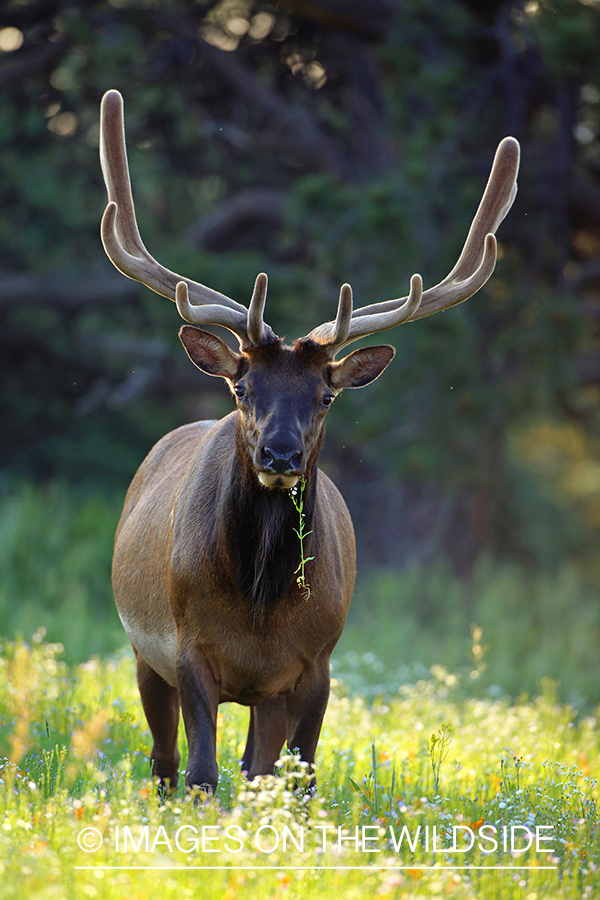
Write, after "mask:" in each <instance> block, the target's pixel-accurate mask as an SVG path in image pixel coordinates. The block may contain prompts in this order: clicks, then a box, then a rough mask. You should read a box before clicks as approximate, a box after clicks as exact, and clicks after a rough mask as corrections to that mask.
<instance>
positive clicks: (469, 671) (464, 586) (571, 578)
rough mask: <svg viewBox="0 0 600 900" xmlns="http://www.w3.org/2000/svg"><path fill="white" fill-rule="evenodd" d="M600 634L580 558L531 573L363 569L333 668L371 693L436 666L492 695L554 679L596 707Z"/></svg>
mask: <svg viewBox="0 0 600 900" xmlns="http://www.w3.org/2000/svg"><path fill="white" fill-rule="evenodd" d="M474 628H478V629H481V632H482V637H480V639H479V640H478V641H475V640H474V639H473V630H474ZM599 640H600V611H599V609H598V601H597V588H596V586H595V585H594V584H592V583H589V582H588V581H587V580H586V579H585V577H584V576H583V575H582V574H581V572H580V571H579V570H578V568H577V567H576V566H574V565H563V566H562V567H560V568H559V569H558V570H555V571H553V572H550V571H546V572H530V571H528V570H527V568H526V567H524V566H522V565H517V564H515V563H512V564H509V563H498V562H494V561H492V560H491V559H482V560H480V562H479V563H478V564H477V565H476V566H475V569H474V571H473V573H472V575H471V577H470V578H469V579H468V580H464V579H460V578H457V577H456V576H454V575H452V573H451V571H449V569H448V568H447V567H446V566H443V565H439V564H438V565H436V566H428V567H422V566H414V567H412V568H410V569H407V570H406V571H404V572H402V573H397V572H379V573H378V572H369V573H363V575H362V577H361V578H360V580H359V583H358V586H357V590H356V593H355V597H354V600H353V603H352V606H351V608H350V614H349V616H348V621H347V624H346V628H345V630H344V633H343V635H342V638H341V640H340V643H339V645H338V648H337V649H336V655H335V657H334V671H335V672H336V674H339V676H340V677H341V678H343V679H344V680H346V681H347V682H348V683H350V684H352V685H353V688H354V690H356V691H358V692H360V693H362V694H365V695H368V696H371V697H373V696H378V695H379V694H381V693H386V692H387V691H388V690H389V689H390V685H393V684H394V683H395V681H397V680H401V681H409V682H410V681H415V680H416V679H418V678H419V677H422V674H423V671H424V669H429V668H430V667H431V666H434V665H436V664H441V665H443V666H445V667H447V668H449V669H450V670H451V671H461V672H463V673H464V675H465V679H466V683H467V684H469V685H470V687H469V690H470V691H474V692H476V693H477V694H484V695H492V696H496V695H498V696H502V695H503V694H504V693H508V694H509V695H511V696H513V697H518V696H520V695H521V694H534V693H536V692H538V691H539V690H540V689H541V684H542V683H543V681H544V679H546V678H551V679H553V680H554V681H555V682H556V683H557V684H558V685H559V691H560V695H561V696H562V697H563V698H566V699H568V700H570V701H572V702H574V703H576V704H579V705H582V704H583V705H589V704H595V703H598V702H600V690H599V689H598V678H597V666H596V659H597V647H598V641H599ZM476 648H479V650H478V651H477V650H476ZM482 648H483V655H482Z"/></svg>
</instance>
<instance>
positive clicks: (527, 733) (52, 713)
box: [0, 633, 600, 900]
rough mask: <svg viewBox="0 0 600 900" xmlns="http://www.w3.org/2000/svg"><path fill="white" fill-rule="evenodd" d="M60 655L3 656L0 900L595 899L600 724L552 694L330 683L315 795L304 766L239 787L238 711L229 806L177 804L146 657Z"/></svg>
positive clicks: (42, 650) (289, 763) (448, 684)
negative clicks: (165, 786) (144, 671)
mask: <svg viewBox="0 0 600 900" xmlns="http://www.w3.org/2000/svg"><path fill="white" fill-rule="evenodd" d="M61 652H62V648H61V647H60V645H57V644H51V643H47V642H45V641H44V638H43V634H41V633H37V634H36V635H34V640H33V641H32V642H31V645H28V644H25V643H23V642H19V641H17V642H14V643H12V642H11V643H8V642H6V643H4V645H3V646H2V649H1V653H0V670H1V677H0V725H1V728H0V741H1V745H0V756H2V757H3V760H2V763H1V767H2V771H1V778H2V783H1V785H0V788H1V791H2V805H1V809H0V821H1V826H0V874H1V878H0V897H19V898H23V897H39V898H50V897H57V898H65V900H67V898H78V900H79V898H82V897H90V898H94V897H98V898H135V900H143V898H146V897H157V896H160V897H161V898H170V897H173V898H175V897H177V898H181V897H203V898H205V897H206V898H219V900H221V898H224V900H234V898H236V897H246V896H247V897H250V896H251V897H259V898H262V897H268V898H280V897H281V898H283V897H286V898H296V897H329V896H332V897H333V896H340V897H354V896H356V897H364V896H377V897H378V896H381V897H394V898H396V897H397V898H401V897H455V898H486V900H493V898H500V897H502V898H513V897H514V898H517V897H518V898H527V900H542V898H548V900H550V898H552V900H555V898H563V897H564V898H567V897H569V898H570V897H581V898H592V897H598V896H600V887H599V883H600V836H599V824H598V817H597V803H598V788H597V778H598V774H599V772H600V758H599V753H598V751H599V749H600V748H599V734H598V724H597V720H596V717H595V716H593V715H591V714H589V713H587V714H579V715H577V714H576V713H575V712H574V710H573V708H572V707H571V706H569V705H565V704H561V703H559V702H558V701H557V700H556V697H555V695H554V694H553V686H552V685H551V684H547V685H546V689H545V691H544V693H543V696H540V697H536V698H533V699H527V698H522V699H521V700H519V701H517V702H510V701H508V700H498V699H496V700H494V699H481V698H478V699H474V698H472V697H470V696H469V694H468V691H466V690H464V689H463V685H462V683H461V679H460V678H459V677H458V676H455V675H452V674H450V673H448V672H447V671H446V670H444V669H443V668H441V667H434V669H433V672H432V673H431V674H430V675H429V677H427V678H422V679H421V680H419V681H417V682H416V683H415V684H413V685H410V686H409V685H403V686H400V687H397V689H396V690H395V691H387V692H386V693H385V694H382V695H380V696H378V697H375V698H374V699H373V700H372V702H370V703H369V704H367V702H366V701H365V700H364V699H362V698H361V697H358V696H351V695H350V694H349V692H348V688H347V686H345V685H344V683H343V682H341V681H337V680H334V684H333V690H332V696H331V700H330V704H329V708H328V711H327V715H326V719H325V723H324V727H323V732H322V736H321V741H320V744H319V748H318V770H317V775H318V784H319V788H318V793H317V795H316V796H314V797H310V798H309V797H308V796H307V795H306V794H305V792H304V791H303V790H302V785H303V781H305V779H306V775H305V773H304V771H303V768H302V765H300V764H299V763H298V760H297V759H296V758H294V756H293V755H291V754H284V756H283V757H282V760H281V761H280V763H281V765H280V774H278V775H277V776H275V777H265V778H260V779H257V780H256V781H255V782H253V783H248V782H247V781H246V780H245V779H244V777H243V776H242V775H241V773H240V770H239V764H238V759H239V758H240V755H241V752H242V748H243V742H244V739H245V733H246V727H247V716H248V712H247V710H245V709H243V708H242V707H238V706H235V705H233V704H231V705H230V704H226V705H223V706H222V707H221V713H220V715H219V735H218V742H219V746H218V757H219V764H220V781H219V785H218V789H217V794H216V796H215V797H214V798H213V799H211V800H209V801H206V800H204V799H203V798H197V799H199V802H194V801H193V799H192V798H190V797H188V796H186V795H185V792H184V790H183V787H182V785H180V786H179V788H178V790H177V791H176V792H175V794H174V795H173V796H172V798H171V799H168V800H164V801H163V800H161V798H160V797H159V796H158V794H157V791H156V787H155V785H154V784H153V782H152V779H151V778H150V776H149V764H148V756H149V751H150V745H151V739H150V734H149V731H148V729H147V726H146V722H145V719H144V717H143V714H142V710H141V706H140V702H139V699H138V695H137V688H136V685H135V675H134V666H133V659H132V656H131V654H130V653H129V652H125V651H124V652H122V653H120V654H117V655H115V656H112V657H110V658H107V659H104V660H99V659H93V660H91V661H89V662H86V663H84V664H80V665H74V666H72V667H69V666H67V664H66V663H65V662H63V661H62V659H61ZM180 737H181V746H180V749H181V753H182V759H183V760H185V753H186V748H185V739H184V736H183V729H182V732H181V736H180ZM494 845H495V846H494ZM432 866H433V867H435V868H431V867H432Z"/></svg>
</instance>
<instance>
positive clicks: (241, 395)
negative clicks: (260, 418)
mask: <svg viewBox="0 0 600 900" xmlns="http://www.w3.org/2000/svg"><path fill="white" fill-rule="evenodd" d="M233 393H234V394H235V396H236V397H237V398H238V400H243V399H244V397H245V396H246V391H245V390H244V388H243V387H241V386H240V385H239V384H236V385H235V387H234V388H233Z"/></svg>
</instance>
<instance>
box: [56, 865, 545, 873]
mask: <svg viewBox="0 0 600 900" xmlns="http://www.w3.org/2000/svg"><path fill="white" fill-rule="evenodd" d="M73 868H74V869H86V870H87V869H119V870H122V869H127V870H130V869H152V870H154V871H156V870H158V871H167V870H170V869H183V870H185V869H189V870H190V871H194V870H197V869H202V870H207V869H213V870H218V871H231V870H236V871H242V870H243V871H247V870H253V871H255V872H259V871H261V870H262V869H264V870H269V869H273V870H275V871H277V872H284V871H314V872H320V871H323V870H335V871H336V872H337V871H340V870H345V869H348V870H353V871H354V870H361V871H371V872H373V871H383V870H385V871H388V870H390V871H393V872H397V871H400V870H402V869H411V870H412V871H414V870H415V869H419V870H422V871H425V870H435V869H460V870H467V871H468V870H471V869H498V870H501V869H511V870H513V871H515V870H517V869H519V870H527V871H533V870H538V869H543V870H545V871H547V870H552V871H554V870H556V869H557V868H558V866H73Z"/></svg>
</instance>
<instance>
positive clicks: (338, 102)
mask: <svg viewBox="0 0 600 900" xmlns="http://www.w3.org/2000/svg"><path fill="white" fill-rule="evenodd" d="M598 47H600V15H599V10H598V6H597V4H596V2H595V0H585V2H583V0H552V2H550V0H539V2H538V0H529V2H526V3H523V2H485V3H482V2H476V0H470V2H467V0H464V2H460V0H448V2H444V3H439V2H435V0H369V2H368V3H365V2H362V0H315V2H310V0H306V2H304V0H280V2H276V3H267V2H255V0H217V2H212V0H209V2H184V0H168V2H161V3H160V4H159V3H154V2H151V0H111V2H92V0H90V2H79V3H73V2H68V0H62V2H61V0H11V2H8V3H5V4H4V5H3V12H2V13H1V14H0V198H1V203H2V217H1V219H0V314H1V316H2V327H1V328H0V383H1V385H2V391H1V404H2V405H1V409H0V421H1V423H2V427H1V429H0V467H1V472H2V485H3V490H4V492H5V494H6V495H7V496H9V495H10V492H11V491H12V490H13V489H14V485H15V484H21V485H22V484H23V481H22V479H26V480H27V482H28V483H31V482H33V483H34V484H36V485H38V486H39V485H42V486H43V485H47V484H48V483H53V484H54V483H56V482H57V480H58V482H60V483H61V484H67V485H70V486H71V487H73V489H74V490H77V491H83V492H85V491H89V490H91V489H92V488H93V489H94V490H95V491H100V492H101V493H102V492H104V493H105V494H106V495H107V496H108V495H111V496H113V495H114V494H116V495H119V496H122V495H123V492H124V490H125V487H126V485H127V483H128V481H129V479H130V477H131V476H132V474H133V472H134V471H135V468H136V467H137V465H138V464H139V462H140V461H141V459H142V458H143V456H144V455H145V453H146V452H147V450H148V449H149V447H150V446H151V444H152V443H153V442H154V441H155V440H156V439H157V438H158V437H160V436H161V435H162V434H163V433H164V432H165V431H167V430H169V429H170V428H172V427H175V426H177V425H179V424H181V423H182V422H184V421H189V420H191V419H193V418H199V417H206V416H218V415H221V414H224V413H225V412H227V411H228V410H229V409H230V408H231V401H230V399H229V397H228V393H227V391H226V389H225V387H224V386H223V385H222V384H221V383H220V382H218V380H217V379H210V378H207V377H204V376H202V375H200V374H199V373H198V372H197V371H196V370H194V369H193V367H192V366H191V365H190V364H189V362H188V360H187V358H186V357H185V355H184V354H183V351H182V350H181V348H180V346H179V343H178V341H177V330H178V326H179V321H178V316H177V313H176V310H175V307H174V306H173V304H171V303H169V302H168V301H167V300H165V299H164V298H161V297H158V296H156V295H154V294H152V293H151V292H149V291H148V290H147V289H145V288H143V287H141V286H139V285H137V284H136V283H134V282H132V281H129V280H127V279H125V278H124V277H123V276H121V275H120V274H119V273H117V272H116V270H114V269H113V267H112V266H111V264H110V263H109V261H108V260H107V259H106V257H105V256H104V253H103V250H102V247H101V244H100V240H99V235H98V228H99V221H100V217H101V214H102V211H103V208H104V205H105V191H104V187H103V183H102V179H101V174H100V167H99V163H98V109H99V103H100V99H101V97H102V94H103V93H104V91H105V90H107V89H109V88H118V89H119V90H121V92H122V93H123V95H124V98H125V114H126V127H127V133H128V147H129V157H130V168H131V173H132V181H133V188H134V196H135V199H136V203H137V214H138V222H139V224H140V229H141V232H142V236H143V238H144V240H145V242H146V244H147V246H148V248H149V250H150V252H152V253H153V254H154V255H155V256H157V257H158V258H159V259H160V261H161V262H163V263H164V264H165V265H167V266H168V267H170V268H172V269H174V270H175V271H178V272H181V273H182V274H185V275H187V276H189V277H191V278H194V279H196V280H199V281H203V282H204V283H206V284H208V285H210V286H211V287H214V288H216V289H218V290H220V291H222V292H224V293H226V294H229V295H230V296H233V297H235V298H236V299H238V300H240V301H241V302H247V300H248V298H249V296H250V293H251V289H252V285H253V281H254V277H255V275H256V273H257V272H258V271H261V270H264V271H266V272H268V274H269V278H270V291H269V300H268V304H267V312H266V318H267V320H268V321H269V322H270V323H271V324H272V326H273V328H274V329H275V331H276V332H278V333H279V334H286V335H288V336H289V337H296V336H299V335H302V334H305V333H307V332H308V331H310V329H311V328H313V327H314V326H315V325H316V324H318V323H319V322H321V321H325V320H327V319H329V318H331V316H332V315H333V312H334V310H335V304H336V300H337V294H338V290H339V285H340V283H341V282H343V281H346V280H347V281H349V282H350V283H351V284H352V286H353V288H354V293H355V302H356V303H357V305H364V304H366V303H370V302H375V301H378V300H383V299H388V298H390V297H393V296H399V295H403V294H405V293H407V290H408V283H409V278H410V275H411V274H412V273H413V272H415V271H419V272H421V273H422V275H423V278H424V282H425V287H428V286H431V285H432V284H434V283H436V282H437V281H439V280H441V278H443V277H444V275H445V274H446V273H447V272H448V271H449V269H450V268H451V267H452V265H453V264H454V262H455V260H456V258H457V256H458V253H459V252H460V248H461V246H462V242H463V241H464V238H465V235H466V232H467V230H468V227H469V224H470V221H471V218H472V216H473V213H474V211H475V208H476V206H477V203H478V201H479V197H480V195H481V192H482V190H483V187H484V185H485V181H486V179H487V175H488V172H489V168H490V165H491V161H492V158H493V154H494V150H495V147H496V145H497V143H498V141H499V140H500V139H501V138H502V137H503V136H505V135H506V134H512V135H514V136H515V137H517V138H518V139H519V141H520V142H521V146H522V165H521V174H520V179H519V185H520V190H519V195H518V197H517V200H516V203H515V206H514V207H513V209H512V211H511V212H510V214H509V216H508V218H507V220H506V221H505V222H504V224H503V225H502V226H501V228H500V232H499V239H500V259H499V263H498V266H497V269H496V273H495V274H494V276H493V278H492V280H491V281H490V282H489V283H488V285H487V286H486V287H485V288H484V289H483V290H482V291H481V292H480V293H479V294H477V295H476V296H475V297H474V298H472V299H471V300H470V301H468V302H467V303H466V304H464V305H462V306H460V307H458V308H456V309H454V310H452V311H451V312H448V313H446V314H444V315H438V316H433V317H431V318H428V319H425V320H422V321H420V322H418V323H414V324H410V325H407V326H405V327H402V328H398V329H396V330H395V331H391V332H388V334H387V335H385V336H384V340H387V339H389V340H390V341H391V342H392V343H394V345H395V346H396V348H397V351H398V353H397V356H396V359H395V361H394V363H393V364H392V366H390V368H389V370H388V371H387V372H386V374H385V377H384V378H382V379H380V380H379V381H378V382H377V383H376V384H375V385H373V386H371V387H370V388H367V389H365V390H362V391H354V392H346V394H345V395H344V398H343V400H342V401H341V402H339V403H338V404H336V407H335V409H334V410H332V413H331V415H330V419H329V426H328V438H327V442H326V447H325V450H324V452H323V457H322V462H323V466H324V468H326V469H327V471H328V472H329V473H330V474H331V475H332V476H333V478H334V479H335V480H336V482H337V483H338V485H339V486H340V488H341V489H342V492H343V493H344V495H345V497H346V498H347V501H348V504H349V506H350V509H351V512H352V514H353V518H354V522H355V525H356V529H357V537H358V544H359V554H360V555H359V560H360V562H359V565H360V567H361V571H370V570H371V569H374V568H377V569H378V570H381V569H382V568H383V569H384V570H396V569H403V568H404V569H405V568H406V567H407V566H414V565H419V566H421V567H428V566H432V565H433V564H434V563H435V564H436V565H438V564H439V563H440V561H444V560H446V561H447V565H448V567H449V571H450V572H454V573H455V575H458V576H460V577H463V578H464V577H471V576H472V573H473V572H474V570H475V567H477V566H478V565H481V560H482V559H490V558H492V559H494V560H497V561H498V560H499V561H501V562H507V563H509V564H511V565H513V564H514V565H517V566H520V567H521V568H522V569H523V570H524V571H530V572H531V571H536V572H543V573H549V575H550V577H552V573H554V572H557V571H559V569H560V567H561V566H565V565H568V566H570V567H573V566H575V568H576V570H577V573H578V577H579V576H580V577H581V578H582V579H584V580H585V582H586V585H588V587H589V586H590V585H591V588H592V589H593V591H595V587H596V585H597V583H598V581H599V580H600V566H599V565H598V560H597V552H596V548H597V535H598V529H599V528H600V455H599V453H598V446H599V444H598V441H599V438H600V436H599V428H598V424H599V409H600V392H599V388H598V383H599V380H600V346H599V343H598V318H599V314H600V145H599V143H598V133H599V131H600V53H599V52H598ZM111 492H113V494H111ZM594 596H595V595H594ZM6 602H7V603H8V601H6ZM573 602H574V603H575V600H573ZM590 602H591V603H592V606H591V607H590ZM586 604H587V605H586V606H585V609H586V610H587V612H586V615H588V614H589V615H590V616H591V618H590V620H589V624H588V630H589V629H596V632H595V633H596V634H598V635H600V622H599V621H598V615H597V604H596V601H595V599H594V600H593V601H590V600H589V596H588V600H586ZM9 605H10V604H9ZM425 606H426V604H425ZM590 610H592V611H590ZM423 616H424V621H425V622H426V621H428V619H429V620H432V618H435V610H433V609H430V610H429V611H427V610H425V611H424V612H423Z"/></svg>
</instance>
